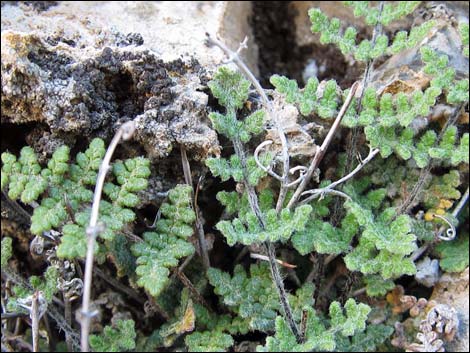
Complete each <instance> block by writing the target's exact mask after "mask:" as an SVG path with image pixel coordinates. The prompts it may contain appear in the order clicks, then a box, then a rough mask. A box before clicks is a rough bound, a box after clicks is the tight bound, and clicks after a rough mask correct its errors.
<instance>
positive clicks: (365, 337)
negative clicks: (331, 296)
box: [336, 324, 394, 352]
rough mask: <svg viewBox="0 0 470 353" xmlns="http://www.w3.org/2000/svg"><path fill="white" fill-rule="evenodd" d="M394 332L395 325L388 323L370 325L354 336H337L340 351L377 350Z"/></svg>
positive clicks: (337, 348)
mask: <svg viewBox="0 0 470 353" xmlns="http://www.w3.org/2000/svg"><path fill="white" fill-rule="evenodd" d="M393 332H394V329H393V327H390V326H386V325H381V324H380V325H368V326H367V328H366V330H365V331H363V332H358V333H356V334H355V335H354V336H352V337H350V338H349V337H341V336H337V337H336V350H337V351H338V352H377V351H378V349H377V347H378V346H380V345H382V344H384V343H385V341H386V340H387V339H389V338H390V336H391V335H392V333H393Z"/></svg>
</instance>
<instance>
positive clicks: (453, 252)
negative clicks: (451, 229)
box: [436, 233, 469, 272]
mask: <svg viewBox="0 0 470 353" xmlns="http://www.w3.org/2000/svg"><path fill="white" fill-rule="evenodd" d="M468 239H469V237H468V234H463V233H462V234H461V235H459V237H458V238H457V239H456V240H453V241H443V242H441V243H440V244H438V245H437V246H436V252H437V254H438V255H439V257H440V258H441V260H440V261H439V265H440V266H441V268H442V269H443V270H444V271H446V272H462V271H463V270H465V268H467V267H468V262H469V255H468V246H469V241H468Z"/></svg>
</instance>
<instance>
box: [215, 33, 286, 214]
mask: <svg viewBox="0 0 470 353" xmlns="http://www.w3.org/2000/svg"><path fill="white" fill-rule="evenodd" d="M206 35H207V43H208V44H209V45H215V46H217V47H219V48H220V49H222V51H223V52H224V53H225V55H227V56H228V57H229V60H230V61H232V62H233V63H234V64H235V65H237V67H238V68H239V69H240V71H241V72H242V73H243V74H244V75H245V77H246V78H247V79H248V80H249V81H250V82H251V84H252V85H253V86H254V87H255V89H256V91H257V92H258V94H259V95H260V97H261V100H262V102H263V105H264V106H265V108H266V110H267V112H268V115H269V117H270V119H271V121H272V122H273V123H274V126H275V127H276V130H277V133H278V135H279V139H280V140H281V148H282V180H281V188H280V190H279V196H278V199H277V203H276V212H277V213H279V212H281V210H282V207H283V205H284V200H285V198H286V196H287V191H288V188H289V187H288V184H289V160H290V158H289V149H288V143H287V137H286V134H285V132H284V128H283V127H282V124H281V122H280V121H279V119H278V118H277V116H276V115H275V114H274V109H273V106H272V104H271V101H270V100H269V98H268V96H267V95H266V92H265V91H264V89H263V87H261V84H260V83H259V81H258V80H257V79H256V77H255V75H253V73H252V72H251V70H250V69H249V68H248V66H246V64H245V63H244V62H243V60H241V58H240V56H239V55H238V53H239V52H240V51H241V49H243V48H245V47H246V41H247V38H245V40H244V42H243V43H241V45H240V48H239V49H238V51H237V52H234V51H232V50H230V49H229V48H228V47H227V46H226V45H225V44H224V43H223V42H221V41H220V40H218V39H216V38H212V37H211V36H210V35H209V34H208V33H206Z"/></svg>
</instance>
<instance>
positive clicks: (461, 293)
mask: <svg viewBox="0 0 470 353" xmlns="http://www.w3.org/2000/svg"><path fill="white" fill-rule="evenodd" d="M468 286H469V268H468V267H467V269H466V270H465V271H463V272H462V273H445V274H444V275H443V276H442V277H441V278H440V280H439V282H438V283H437V284H436V285H435V287H434V291H433V293H432V296H431V299H432V300H435V301H436V302H438V303H441V304H447V305H450V306H451V307H453V308H455V309H456V310H457V314H458V318H459V330H458V332H457V335H456V336H455V338H454V340H453V341H451V342H449V343H446V350H447V352H468V349H469V346H468V342H469V334H468V333H469V306H468V298H469V292H468Z"/></svg>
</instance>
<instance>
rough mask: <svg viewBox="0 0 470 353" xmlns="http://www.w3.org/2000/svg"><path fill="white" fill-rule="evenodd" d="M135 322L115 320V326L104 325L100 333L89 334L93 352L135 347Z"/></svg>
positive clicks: (116, 350)
mask: <svg viewBox="0 0 470 353" xmlns="http://www.w3.org/2000/svg"><path fill="white" fill-rule="evenodd" d="M134 326H135V323H134V321H133V320H117V321H116V324H115V328H113V327H111V326H106V327H105V328H104V330H103V333H102V334H101V335H91V336H90V346H91V348H92V349H93V350H94V351H95V352H126V351H130V350H133V349H134V348H135V339H136V336H137V334H136V332H135V328H134Z"/></svg>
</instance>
